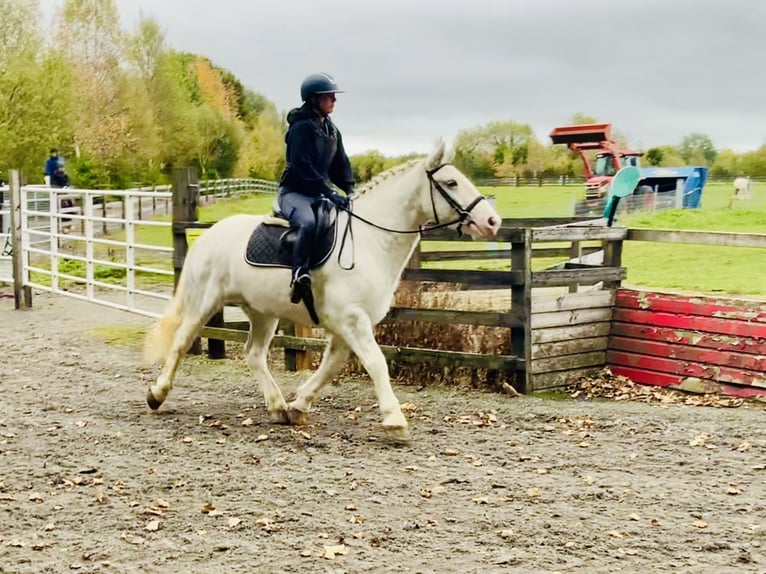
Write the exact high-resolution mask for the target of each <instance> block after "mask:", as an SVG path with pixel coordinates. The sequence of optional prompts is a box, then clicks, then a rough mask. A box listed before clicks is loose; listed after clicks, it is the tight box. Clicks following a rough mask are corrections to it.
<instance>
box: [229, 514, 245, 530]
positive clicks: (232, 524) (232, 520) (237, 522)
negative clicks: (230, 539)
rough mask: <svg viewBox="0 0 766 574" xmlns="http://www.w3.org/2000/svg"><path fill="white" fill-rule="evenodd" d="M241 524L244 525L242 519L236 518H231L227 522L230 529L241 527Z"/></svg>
mask: <svg viewBox="0 0 766 574" xmlns="http://www.w3.org/2000/svg"><path fill="white" fill-rule="evenodd" d="M241 523H242V519H241V518H235V517H233V516H232V517H231V518H229V520H228V522H227V524H228V526H229V528H234V527H235V526H239V525H240V524H241Z"/></svg>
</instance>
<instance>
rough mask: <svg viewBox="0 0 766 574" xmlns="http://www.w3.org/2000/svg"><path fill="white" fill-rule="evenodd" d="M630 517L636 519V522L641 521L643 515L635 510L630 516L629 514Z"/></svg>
mask: <svg viewBox="0 0 766 574" xmlns="http://www.w3.org/2000/svg"><path fill="white" fill-rule="evenodd" d="M628 518H630V519H631V520H635V521H636V522H639V521H640V520H641V517H640V516H639V515H638V514H636V513H635V512H634V513H633V514H631V515H630V516H628Z"/></svg>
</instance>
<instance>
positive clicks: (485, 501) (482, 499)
mask: <svg viewBox="0 0 766 574" xmlns="http://www.w3.org/2000/svg"><path fill="white" fill-rule="evenodd" d="M471 500H472V501H473V502H475V503H476V504H489V498H488V497H486V496H480V497H479V498H472V499H471Z"/></svg>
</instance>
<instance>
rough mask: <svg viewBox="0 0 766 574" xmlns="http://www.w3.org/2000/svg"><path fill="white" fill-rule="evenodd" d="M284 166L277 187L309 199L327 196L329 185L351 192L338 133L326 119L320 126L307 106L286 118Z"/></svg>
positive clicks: (348, 167) (348, 168)
mask: <svg viewBox="0 0 766 574" xmlns="http://www.w3.org/2000/svg"><path fill="white" fill-rule="evenodd" d="M287 123H288V124H289V127H288V129H287V135H286V136H285V143H286V144H287V165H286V166H285V172H284V173H283V174H282V178H281V179H280V182H279V183H280V185H282V186H283V187H285V188H287V189H288V190H290V191H297V192H298V193H302V194H304V195H308V196H310V197H318V196H320V195H325V196H328V197H329V196H331V195H332V194H333V190H332V188H331V187H330V186H329V185H328V184H327V180H329V181H331V182H332V183H334V184H335V185H337V186H338V187H339V188H341V189H342V190H343V191H345V192H346V193H350V192H351V191H352V190H353V188H354V175H353V173H352V172H351V163H350V162H349V161H348V156H347V155H346V150H344V149H343V139H342V138H341V135H340V131H338V128H336V127H335V124H333V123H332V121H331V120H330V118H329V117H327V118H325V120H324V123H323V122H321V121H320V118H319V115H318V114H317V112H315V111H314V110H313V109H312V108H311V107H309V105H307V104H304V105H303V106H302V107H300V108H295V109H293V110H291V111H290V113H288V114H287Z"/></svg>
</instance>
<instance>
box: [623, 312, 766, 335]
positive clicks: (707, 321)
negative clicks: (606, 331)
mask: <svg viewBox="0 0 766 574" xmlns="http://www.w3.org/2000/svg"><path fill="white" fill-rule="evenodd" d="M612 320H613V321H623V322H626V323H641V324H644V325H655V326H658V327H673V328H675V329H689V330H692V331H705V332H708V333H722V334H725V335H737V336H742V337H754V338H760V339H766V323H748V322H746V321H735V320H731V319H717V318H715V317H703V316H700V315H675V314H673V313H658V312H654V311H642V310H637V309H624V308H619V307H618V308H616V309H615V310H614V315H613V316H612Z"/></svg>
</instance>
